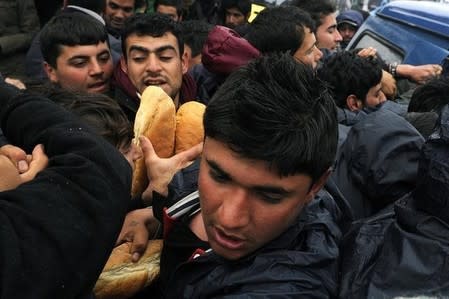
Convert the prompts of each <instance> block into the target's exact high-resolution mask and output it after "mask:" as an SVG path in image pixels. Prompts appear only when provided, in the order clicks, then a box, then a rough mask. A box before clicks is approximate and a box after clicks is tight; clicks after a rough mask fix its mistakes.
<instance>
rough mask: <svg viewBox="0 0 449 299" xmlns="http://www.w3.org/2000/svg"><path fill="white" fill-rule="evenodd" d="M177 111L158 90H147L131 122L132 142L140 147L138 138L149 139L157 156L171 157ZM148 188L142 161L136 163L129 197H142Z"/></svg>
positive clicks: (153, 88) (150, 87) (151, 88)
mask: <svg viewBox="0 0 449 299" xmlns="http://www.w3.org/2000/svg"><path fill="white" fill-rule="evenodd" d="M175 128H176V110H175V104H174V103H173V100H172V99H171V98H170V97H169V96H168V95H167V94H166V93H165V92H164V91H163V90H162V89H161V88H160V87H157V86H148V87H147V88H146V89H145V90H144V92H143V94H142V97H141V100H140V106H139V109H138V110H137V113H136V118H135V120H134V140H135V142H137V144H139V137H140V136H141V135H144V136H146V137H147V138H148V139H150V141H151V143H152V144H153V147H154V150H155V151H156V153H157V155H158V156H159V157H162V158H168V157H171V156H172V155H173V152H174V144H175ZM147 185H148V178H147V172H146V167H145V161H144V159H143V158H141V159H139V160H137V161H136V166H135V169H134V173H133V181H132V189H131V194H132V195H133V196H135V195H136V194H139V193H142V192H143V191H144V190H145V188H146V187H147Z"/></svg>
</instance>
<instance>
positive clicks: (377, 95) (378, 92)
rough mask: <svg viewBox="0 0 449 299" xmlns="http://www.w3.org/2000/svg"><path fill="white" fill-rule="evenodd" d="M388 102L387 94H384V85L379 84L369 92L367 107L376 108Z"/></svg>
mask: <svg viewBox="0 0 449 299" xmlns="http://www.w3.org/2000/svg"><path fill="white" fill-rule="evenodd" d="M386 100H387V99H386V97H385V94H384V93H383V92H382V83H379V84H377V85H375V86H373V87H371V88H370V89H369V90H368V93H367V94H366V98H365V106H368V107H376V106H377V105H379V104H381V103H383V102H385V101H386Z"/></svg>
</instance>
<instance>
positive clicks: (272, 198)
mask: <svg viewBox="0 0 449 299" xmlns="http://www.w3.org/2000/svg"><path fill="white" fill-rule="evenodd" d="M256 195H257V196H258V197H259V198H260V199H262V200H263V201H265V202H267V203H271V204H278V203H280V202H281V201H282V197H280V196H279V195H274V194H267V193H264V192H256Z"/></svg>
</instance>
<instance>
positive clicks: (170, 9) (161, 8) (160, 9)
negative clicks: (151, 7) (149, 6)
mask: <svg viewBox="0 0 449 299" xmlns="http://www.w3.org/2000/svg"><path fill="white" fill-rule="evenodd" d="M156 12H157V13H160V14H163V15H167V16H169V17H170V18H172V19H173V21H175V22H181V21H182V17H181V16H180V15H178V11H177V10H176V7H174V6H168V5H163V4H159V5H158V6H157V8H156Z"/></svg>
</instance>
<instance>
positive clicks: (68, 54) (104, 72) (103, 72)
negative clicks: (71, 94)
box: [44, 41, 113, 93]
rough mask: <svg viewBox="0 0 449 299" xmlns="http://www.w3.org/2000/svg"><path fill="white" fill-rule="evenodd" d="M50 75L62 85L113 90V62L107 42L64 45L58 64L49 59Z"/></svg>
mask: <svg viewBox="0 0 449 299" xmlns="http://www.w3.org/2000/svg"><path fill="white" fill-rule="evenodd" d="M44 66H45V70H46V72H47V75H48V78H49V79H50V81H52V82H53V83H57V84H59V85H60V86H61V87H62V88H65V89H68V90H74V91H81V92H90V93H104V92H107V91H108V90H109V80H110V78H111V75H112V70H113V65H112V58H111V52H110V50H109V46H108V44H107V42H106V41H105V42H99V43H98V44H96V45H83V46H62V47H61V52H60V55H59V56H58V58H57V59H56V68H53V67H52V66H50V65H49V64H47V63H45V64H44Z"/></svg>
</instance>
